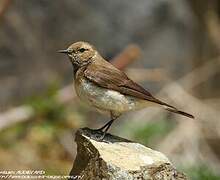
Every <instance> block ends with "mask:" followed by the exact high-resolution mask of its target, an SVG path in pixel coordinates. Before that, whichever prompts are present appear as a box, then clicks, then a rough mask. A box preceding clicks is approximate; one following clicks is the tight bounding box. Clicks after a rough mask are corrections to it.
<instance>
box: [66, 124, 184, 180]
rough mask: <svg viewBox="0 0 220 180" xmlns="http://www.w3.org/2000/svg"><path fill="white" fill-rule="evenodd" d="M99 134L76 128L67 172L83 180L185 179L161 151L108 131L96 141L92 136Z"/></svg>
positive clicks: (95, 136)
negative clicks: (70, 161) (71, 165)
mask: <svg viewBox="0 0 220 180" xmlns="http://www.w3.org/2000/svg"><path fill="white" fill-rule="evenodd" d="M99 135H100V134H99V133H97V132H96V131H93V130H90V129H88V128H84V129H80V130H78V131H77V133H76V139H75V140H76V143H77V156H76V159H75V162H74V164H73V168H72V170H71V172H70V175H72V176H74V177H77V178H78V179H83V180H84V179H89V180H91V179H94V180H99V179H100V180H103V179H106V180H107V179H111V180H136V179H146V180H148V179H149V180H171V179H172V180H175V179H187V178H186V176H185V175H184V174H183V173H180V172H178V171H177V170H176V169H175V168H174V167H173V165H172V164H171V163H170V161H169V159H168V158H167V157H166V156H165V155H163V154H162V153H160V152H157V151H154V150H152V149H150V148H147V147H145V146H143V145H141V144H138V143H135V142H132V141H129V140H126V139H123V138H120V137H116V136H113V135H110V134H107V135H106V137H105V139H104V141H103V142H99V141H97V140H95V139H97V137H98V136H99Z"/></svg>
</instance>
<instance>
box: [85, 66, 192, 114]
mask: <svg viewBox="0 0 220 180" xmlns="http://www.w3.org/2000/svg"><path fill="white" fill-rule="evenodd" d="M104 65H105V66H104ZM104 65H98V66H97V65H94V64H92V65H89V66H88V67H87V69H86V70H85V71H84V75H85V77H86V78H87V79H89V80H90V81H92V82H94V83H96V84H97V85H98V86H101V87H104V88H108V89H112V90H115V91H118V92H120V93H122V94H126V95H130V96H133V97H137V98H140V99H145V100H148V101H151V102H155V103H158V104H161V105H164V106H165V109H166V110H168V111H171V112H174V113H177V114H181V115H184V116H187V117H189V118H194V116H193V115H191V114H188V113H186V112H183V111H179V110H178V109H177V108H175V107H173V106H171V105H169V104H167V103H164V102H162V101H160V100H158V99H156V98H154V97H153V96H152V95H151V94H150V93H149V92H148V91H147V90H145V89H144V88H142V87H141V86H140V85H138V84H137V83H135V82H134V81H132V80H131V79H129V78H128V77H127V75H126V74H125V73H123V72H122V71H120V70H118V69H116V68H115V67H114V66H113V65H111V64H109V63H106V64H104Z"/></svg>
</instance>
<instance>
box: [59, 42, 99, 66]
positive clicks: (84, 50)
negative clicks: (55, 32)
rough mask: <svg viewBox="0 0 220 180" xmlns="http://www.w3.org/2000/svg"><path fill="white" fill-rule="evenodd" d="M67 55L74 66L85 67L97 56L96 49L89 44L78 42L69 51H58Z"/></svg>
mask: <svg viewBox="0 0 220 180" xmlns="http://www.w3.org/2000/svg"><path fill="white" fill-rule="evenodd" d="M58 52H60V53H64V54H67V55H68V57H69V59H70V61H71V63H72V64H73V65H74V66H78V67H81V66H84V65H87V64H89V63H91V61H92V59H93V57H94V56H95V55H96V54H97V51H96V49H95V48H94V47H93V46H92V45H90V44H89V43H87V42H82V41H80V42H76V43H73V44H71V45H70V46H69V47H68V48H67V49H65V50H60V51H58Z"/></svg>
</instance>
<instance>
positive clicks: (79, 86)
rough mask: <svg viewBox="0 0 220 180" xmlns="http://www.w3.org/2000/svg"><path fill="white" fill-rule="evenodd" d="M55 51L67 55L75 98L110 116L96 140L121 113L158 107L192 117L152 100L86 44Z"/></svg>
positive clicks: (155, 99) (79, 43)
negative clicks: (70, 66) (71, 72)
mask: <svg viewBox="0 0 220 180" xmlns="http://www.w3.org/2000/svg"><path fill="white" fill-rule="evenodd" d="M58 52H60V53H65V54H67V55H68V57H69V59H70V61H71V63H72V65H73V69H74V80H75V81H74V83H75V90H76V93H77V95H78V97H79V98H80V99H81V100H82V101H84V102H86V103H87V104H90V105H91V106H93V107H95V108H96V109H97V110H98V111H99V112H104V113H108V114H110V116H111V120H110V121H109V122H108V123H106V124H105V125H104V126H103V127H101V128H99V129H97V130H99V131H102V132H103V135H102V137H101V138H100V140H102V139H103V138H104V136H105V134H106V132H107V131H108V129H109V128H110V126H111V125H112V123H113V122H114V120H115V119H117V118H118V117H119V116H120V115H121V114H123V113H125V112H128V111H132V110H138V109H142V108H145V107H149V106H158V107H162V108H165V109H166V110H168V111H170V112H174V113H177V114H181V115H184V116H187V117H189V118H194V116H193V115H191V114H188V113H186V112H183V111H179V110H178V109H177V108H175V107H174V106H171V105H169V104H167V103H165V102H162V101H160V100H159V99H157V98H155V97H153V96H152V95H151V93H149V92H148V91H147V90H146V89H144V88H143V87H141V86H140V85H138V84H137V83H135V82H134V81H132V80H131V79H129V78H128V77H127V75H126V74H125V73H124V72H122V71H120V70H119V69H117V68H116V67H114V66H113V65H112V64H110V63H109V62H107V61H106V60H105V59H104V58H103V57H102V56H101V55H100V54H99V53H98V51H97V50H96V49H95V48H94V46H92V45H90V44H89V43H87V42H76V43H74V44H72V45H70V46H69V47H68V48H67V49H66V50H60V51H58Z"/></svg>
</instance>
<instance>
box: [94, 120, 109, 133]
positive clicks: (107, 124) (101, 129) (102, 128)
mask: <svg viewBox="0 0 220 180" xmlns="http://www.w3.org/2000/svg"><path fill="white" fill-rule="evenodd" d="M112 121H113V120H112V119H111V120H110V121H108V122H107V123H106V124H105V125H104V126H102V127H101V128H98V129H94V130H95V131H103V130H104V129H105V128H106V127H108V126H109V124H110V125H111V124H112ZM108 128H109V127H108Z"/></svg>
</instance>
